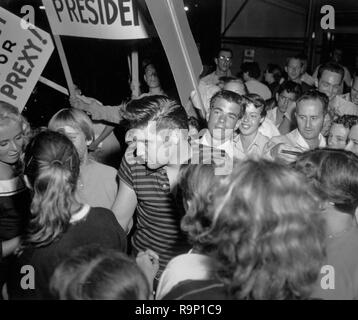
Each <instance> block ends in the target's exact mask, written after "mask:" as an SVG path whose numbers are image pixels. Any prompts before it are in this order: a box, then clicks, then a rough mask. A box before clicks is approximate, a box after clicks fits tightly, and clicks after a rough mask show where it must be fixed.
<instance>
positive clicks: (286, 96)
mask: <svg viewBox="0 0 358 320" xmlns="http://www.w3.org/2000/svg"><path fill="white" fill-rule="evenodd" d="M295 101H296V94H295V93H293V92H287V90H283V91H282V92H281V93H280V94H279V95H278V99H277V106H278V109H279V110H280V112H282V113H285V112H286V110H287V107H288V106H289V104H290V103H293V102H295Z"/></svg>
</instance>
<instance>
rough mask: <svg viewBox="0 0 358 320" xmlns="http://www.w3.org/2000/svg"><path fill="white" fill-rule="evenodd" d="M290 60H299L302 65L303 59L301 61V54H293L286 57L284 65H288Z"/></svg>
mask: <svg viewBox="0 0 358 320" xmlns="http://www.w3.org/2000/svg"><path fill="white" fill-rule="evenodd" d="M291 60H299V61H300V63H301V67H303V64H304V61H302V56H301V55H300V54H296V55H294V56H290V57H288V58H286V66H288V64H289V63H290V61H291Z"/></svg>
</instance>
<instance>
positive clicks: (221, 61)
mask: <svg viewBox="0 0 358 320" xmlns="http://www.w3.org/2000/svg"><path fill="white" fill-rule="evenodd" d="M232 57H233V52H232V50H231V49H229V48H221V49H220V50H219V53H218V55H217V56H216V58H215V59H214V61H215V64H216V70H215V71H214V72H212V73H209V74H208V75H206V76H205V77H203V78H201V79H200V82H201V83H202V84H203V85H207V86H210V85H218V83H219V78H221V77H231V71H230V67H231V65H232Z"/></svg>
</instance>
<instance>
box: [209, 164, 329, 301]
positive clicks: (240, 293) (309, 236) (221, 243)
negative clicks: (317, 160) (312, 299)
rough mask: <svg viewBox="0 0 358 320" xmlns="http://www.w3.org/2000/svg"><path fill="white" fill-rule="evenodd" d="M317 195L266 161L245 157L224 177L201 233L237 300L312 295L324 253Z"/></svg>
mask: <svg viewBox="0 0 358 320" xmlns="http://www.w3.org/2000/svg"><path fill="white" fill-rule="evenodd" d="M316 199H317V198H316V196H315V195H314V194H313V191H312V190H311V189H310V187H309V186H308V184H307V183H306V181H305V180H304V178H303V177H302V176H301V175H299V173H296V172H295V171H293V169H290V168H286V167H283V166H281V165H279V164H276V163H273V162H269V161H266V160H246V161H244V162H242V163H240V164H239V165H236V166H235V167H234V169H233V172H232V174H231V175H230V176H228V177H227V178H225V179H224V180H223V181H222V183H221V186H220V188H218V189H217V192H216V197H215V200H214V204H213V206H212V207H211V216H212V225H211V226H210V228H208V229H207V230H205V231H204V233H203V235H202V236H203V237H206V238H207V241H210V242H211V244H212V245H213V246H214V247H215V248H216V249H215V250H214V251H213V252H212V253H211V255H212V256H213V257H214V258H215V259H216V260H217V261H218V262H219V263H220V266H219V268H218V271H217V276H218V278H219V279H221V280H222V281H223V282H224V283H225V284H226V285H227V286H228V288H229V289H230V292H231V294H232V295H233V296H234V297H235V298H237V299H304V298H308V297H309V296H310V294H311V291H312V288H313V286H314V284H315V282H316V281H317V278H318V276H319V272H320V268H321V266H322V264H323V263H322V262H323V259H324V256H325V254H324V245H323V243H324V222H323V219H322V217H321V213H320V210H319V204H318V201H317V200H316Z"/></svg>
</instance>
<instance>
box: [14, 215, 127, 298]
mask: <svg viewBox="0 0 358 320" xmlns="http://www.w3.org/2000/svg"><path fill="white" fill-rule="evenodd" d="M89 244H97V245H100V246H102V247H103V248H108V249H115V250H118V251H122V252H126V245H127V242H126V234H125V232H124V231H123V229H122V228H121V226H120V225H119V224H118V222H117V220H116V218H115V216H114V214H113V212H112V211H110V210H108V209H104V208H91V209H90V211H89V212H88V214H87V215H86V216H85V217H84V218H82V219H80V220H79V221H77V222H75V223H71V224H70V226H69V228H68V229H67V231H66V232H65V233H64V234H62V236H61V237H60V238H59V239H57V240H56V241H54V242H52V243H51V244H49V245H47V246H44V247H37V248H36V247H28V248H27V249H25V250H24V251H23V253H22V254H21V256H19V257H18V259H17V261H16V263H15V268H13V270H12V273H11V279H10V281H9V282H10V283H9V285H8V289H9V296H10V299H31V300H32V299H36V300H40V299H52V296H51V294H50V292H49V287H48V285H49V281H50V278H51V276H52V274H53V272H54V270H55V268H56V267H57V265H58V264H59V263H61V262H62V261H63V260H64V259H65V258H66V257H67V256H68V255H69V254H70V253H71V252H72V251H73V250H74V249H76V248H78V247H81V246H84V245H89ZM25 265H30V266H32V267H33V268H34V272H35V289H26V290H24V289H22V288H21V285H20V283H21V279H22V278H23V277H25V276H27V275H28V274H29V272H26V273H25V271H24V270H23V273H21V268H22V267H23V266H25Z"/></svg>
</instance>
